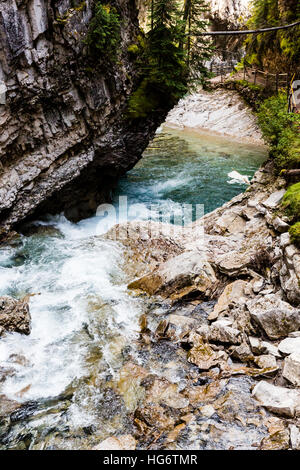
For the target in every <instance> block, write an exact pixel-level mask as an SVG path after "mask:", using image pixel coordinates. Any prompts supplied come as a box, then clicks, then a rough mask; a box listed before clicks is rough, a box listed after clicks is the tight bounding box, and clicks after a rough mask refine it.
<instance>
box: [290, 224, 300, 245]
mask: <svg viewBox="0 0 300 470" xmlns="http://www.w3.org/2000/svg"><path fill="white" fill-rule="evenodd" d="M289 234H290V239H291V242H292V243H293V244H294V245H296V246H298V247H300V222H296V223H295V224H294V225H292V226H291V228H290V229H289Z"/></svg>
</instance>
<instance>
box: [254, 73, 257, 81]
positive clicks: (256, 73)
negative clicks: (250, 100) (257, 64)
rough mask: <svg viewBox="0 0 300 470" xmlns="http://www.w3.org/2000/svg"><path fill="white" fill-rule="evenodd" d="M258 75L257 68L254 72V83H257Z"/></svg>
mask: <svg viewBox="0 0 300 470" xmlns="http://www.w3.org/2000/svg"><path fill="white" fill-rule="evenodd" d="M256 75H257V70H256V69H255V72H254V85H256Z"/></svg>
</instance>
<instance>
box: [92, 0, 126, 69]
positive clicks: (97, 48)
mask: <svg viewBox="0 0 300 470" xmlns="http://www.w3.org/2000/svg"><path fill="white" fill-rule="evenodd" d="M120 26H121V20H120V15H119V13H118V12H117V10H116V9H115V8H114V7H112V6H110V5H108V4H102V3H101V1H98V3H97V4H96V6H95V14H94V17H93V19H92V20H91V23H90V27H89V31H88V34H87V38H86V44H87V45H88V47H89V51H90V53H91V55H93V56H94V57H96V58H102V59H106V60H109V61H110V62H114V61H116V58H117V53H118V45H119V43H120Z"/></svg>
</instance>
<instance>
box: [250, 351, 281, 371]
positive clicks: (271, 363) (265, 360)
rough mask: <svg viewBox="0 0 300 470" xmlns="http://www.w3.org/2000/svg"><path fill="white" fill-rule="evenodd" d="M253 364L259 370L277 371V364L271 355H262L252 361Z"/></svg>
mask: <svg viewBox="0 0 300 470" xmlns="http://www.w3.org/2000/svg"><path fill="white" fill-rule="evenodd" d="M254 362H255V364H257V365H258V367H260V368H261V369H277V363H276V359H275V357H274V356H272V355H271V354H264V355H262V356H258V357H256V358H255V359H254Z"/></svg>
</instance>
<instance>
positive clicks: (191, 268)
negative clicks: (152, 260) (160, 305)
mask: <svg viewBox="0 0 300 470" xmlns="http://www.w3.org/2000/svg"><path fill="white" fill-rule="evenodd" d="M217 285H218V281H217V278H216V275H215V272H214V270H213V268H212V266H211V265H210V263H208V262H207V261H206V260H205V259H204V258H203V256H202V255H201V254H199V253H198V252H192V251H191V252H184V253H182V254H181V255H179V256H175V257H174V258H171V259H170V260H168V261H166V262H165V263H162V264H160V265H159V267H158V268H157V269H156V270H155V271H153V272H151V273H149V274H147V275H145V276H143V277H142V278H140V279H138V280H136V281H134V282H132V283H131V284H129V286H128V288H129V289H138V290H142V291H145V292H147V293H148V294H150V295H161V296H162V297H164V298H170V299H172V300H175V299H181V298H183V297H185V296H188V295H191V294H196V295H199V296H202V297H204V298H205V297H210V296H211V295H212V293H213V292H214V291H215V289H216V287H217Z"/></svg>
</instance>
